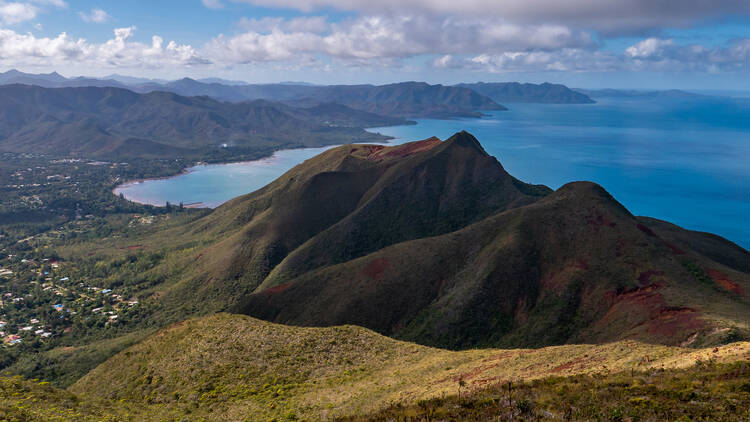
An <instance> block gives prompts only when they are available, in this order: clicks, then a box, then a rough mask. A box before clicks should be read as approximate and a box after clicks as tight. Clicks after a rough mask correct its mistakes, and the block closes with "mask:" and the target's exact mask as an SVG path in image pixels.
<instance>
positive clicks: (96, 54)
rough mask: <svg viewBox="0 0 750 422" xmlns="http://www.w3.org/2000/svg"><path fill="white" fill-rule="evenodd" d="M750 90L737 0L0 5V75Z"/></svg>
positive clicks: (64, 0) (67, 0)
mask: <svg viewBox="0 0 750 422" xmlns="http://www.w3.org/2000/svg"><path fill="white" fill-rule="evenodd" d="M11 68H16V69H19V70H23V71H27V72H49V71H53V70H56V71H59V72H60V73H63V74H64V75H66V76H78V75H86V76H104V75H108V74H112V73H119V74H125V75H130V76H140V77H148V78H168V79H173V78H180V77H184V76H189V77H194V78H202V77H212V76H215V77H221V78H227V79H235V80H244V81H248V82H279V81H290V80H294V81H309V82H316V83H366V82H369V83H387V82H395V81H403V80H425V81H428V82H433V83H455V82H460V81H478V80H484V81H507V80H518V81H528V82H542V81H551V82H561V83H566V84H568V85H572V86H577V87H592V88H597V87H620V88H692V89H737V90H750V84H748V82H747V79H748V76H750V2H748V1H745V0H714V1H712V2H711V4H708V2H706V1H704V0H681V1H676V0H600V1H595V2H592V1H590V0H568V1H565V2H561V1H559V0H463V1H461V2H456V1H455V0H412V1H404V0H379V1H372V0H182V1H176V0H166V1H165V0H160V1H154V0H152V1H140V0H136V1H132V0H131V1H116V2H115V1H88V0H81V1H74V0H26V1H22V0H14V1H8V0H0V70H8V69H11Z"/></svg>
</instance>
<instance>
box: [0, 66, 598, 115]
mask: <svg viewBox="0 0 750 422" xmlns="http://www.w3.org/2000/svg"><path fill="white" fill-rule="evenodd" d="M16 83H18V84H28V85H37V86H42V87H47V88H61V87H86V86H98V87H116V88H126V89H130V90H132V91H135V92H139V93H148V92H153V91H167V92H173V93H175V94H179V95H182V96H187V97H193V96H209V97H212V98H214V99H217V100H222V101H231V102H243V101H251V100H258V99H266V100H272V101H281V102H287V103H289V104H292V105H306V106H309V105H313V104H319V103H339V104H343V105H346V106H348V107H351V108H354V109H358V110H363V111H368V112H372V113H376V114H381V115H389V116H395V117H406V118H415V117H431V118H451V117H479V116H481V111H482V110H504V109H505V107H504V106H502V105H500V104H499V103H502V102H536V103H563V104H565V103H567V104H571V103H572V104H579V103H592V102H593V101H592V100H591V99H590V98H588V97H587V96H586V95H584V94H582V93H580V92H576V91H572V90H570V89H568V88H567V87H565V86H563V85H556V84H548V83H544V84H540V85H535V84H519V83H477V84H459V85H454V86H443V85H430V84H426V83H424V82H402V83H396V84H388V85H379V86H376V85H312V84H307V83H302V82H284V83H276V84H248V83H245V82H240V81H229V80H225V79H220V78H206V79H202V80H195V79H190V78H183V79H179V80H175V81H163V80H150V79H146V78H134V77H129V76H121V75H110V76H107V77H105V78H102V79H95V78H85V77H79V78H65V77H63V76H61V75H60V74H58V73H51V74H36V75H35V74H28V73H23V72H19V71H17V70H11V71H8V72H5V73H2V74H0V84H3V85H7V84H16Z"/></svg>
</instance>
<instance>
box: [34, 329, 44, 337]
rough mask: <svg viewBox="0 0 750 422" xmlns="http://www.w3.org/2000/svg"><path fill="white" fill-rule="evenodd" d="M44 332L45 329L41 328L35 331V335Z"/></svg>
mask: <svg viewBox="0 0 750 422" xmlns="http://www.w3.org/2000/svg"><path fill="white" fill-rule="evenodd" d="M42 333H44V330H43V329H39V330H36V331H34V335H37V336H38V335H41V334H42Z"/></svg>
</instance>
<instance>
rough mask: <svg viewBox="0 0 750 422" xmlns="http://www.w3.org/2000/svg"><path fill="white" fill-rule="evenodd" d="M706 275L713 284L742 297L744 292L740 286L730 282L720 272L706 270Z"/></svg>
mask: <svg viewBox="0 0 750 422" xmlns="http://www.w3.org/2000/svg"><path fill="white" fill-rule="evenodd" d="M706 274H708V276H709V277H711V278H712V279H713V280H714V283H716V284H718V285H719V286H721V287H722V288H724V289H725V290H728V291H730V292H732V293H736V294H738V295H740V296H744V294H745V292H744V291H743V290H742V286H740V285H739V284H737V283H735V282H734V281H732V280H730V279H729V277H728V276H727V275H726V274H724V273H723V272H721V271H718V270H712V269H707V270H706Z"/></svg>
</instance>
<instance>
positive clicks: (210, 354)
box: [71, 314, 750, 420]
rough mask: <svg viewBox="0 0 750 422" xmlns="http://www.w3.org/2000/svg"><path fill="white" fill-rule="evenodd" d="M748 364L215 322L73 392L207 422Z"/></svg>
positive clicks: (159, 340) (141, 352)
mask: <svg viewBox="0 0 750 422" xmlns="http://www.w3.org/2000/svg"><path fill="white" fill-rule="evenodd" d="M748 358H750V343H734V344H730V345H727V346H724V347H719V348H713V349H699V350H696V349H684V348H677V347H667V346H658V345H648V344H643V343H637V342H631V341H621V342H616V343H610V344H604V345H568V346H556V347H546V348H542V349H535V350H534V349H519V350H500V349H480V350H468V351H460V352H455V351H446V350H441V349H434V348H429V347H424V346H419V345H415V344H411V343H405V342H400V341H396V340H392V339H389V338H387V337H383V336H381V335H378V334H376V333H374V332H372V331H369V330H366V329H363V328H359V327H353V326H344V327H330V328H301V327H289V326H283V325H277V324H272V323H268V322H263V321H259V320H256V319H253V318H249V317H244V316H237V315H228V314H219V315H215V316H210V317H206V318H201V319H194V320H189V321H186V322H184V323H180V324H176V325H173V326H171V327H169V328H167V329H165V330H163V331H162V332H160V333H158V334H156V335H154V336H152V337H150V338H149V339H147V340H146V341H144V342H142V343H140V344H138V345H136V346H133V347H131V348H130V349H127V350H125V351H123V352H121V353H120V354H118V355H117V356H115V357H114V358H112V359H110V360H109V361H107V362H105V363H104V364H102V365H100V366H99V367H98V368H96V369H95V370H93V371H92V372H91V373H89V374H88V375H87V376H86V377H84V378H83V379H81V380H80V381H79V382H78V383H76V384H75V385H74V386H73V387H72V388H71V391H73V392H75V393H79V394H81V395H84V396H89V397H91V396H93V397H96V398H104V399H109V400H122V401H124V402H125V403H129V404H130V405H131V406H136V405H142V406H145V407H147V408H148V409H152V410H151V411H153V412H157V413H163V412H164V409H165V408H168V409H170V411H173V412H176V414H180V415H188V416H189V415H192V416H190V417H191V418H192V417H196V418H198V417H208V418H209V419H213V420H242V419H244V418H249V419H250V420H259V419H264V418H277V419H282V420H283V419H285V418H286V419H294V418H302V419H311V420H317V419H327V418H332V417H338V416H345V415H352V414H367V413H369V412H373V411H377V410H379V409H382V408H384V407H386V406H388V405H391V404H393V403H414V402H416V401H418V400H424V399H429V398H435V397H441V396H449V395H454V394H456V393H457V392H458V389H459V385H463V386H462V387H461V388H462V389H463V391H466V392H469V391H474V390H480V389H482V388H486V387H487V386H490V385H493V384H497V383H499V382H503V381H506V380H517V381H518V380H524V381H528V380H533V379H539V378H544V377H548V376H568V375H574V374H592V373H598V374H607V373H617V372H622V371H626V370H645V369H650V368H665V369H669V368H685V367H690V366H692V365H695V364H696V362H701V361H708V360H712V361H714V362H734V361H737V360H743V359H748Z"/></svg>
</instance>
